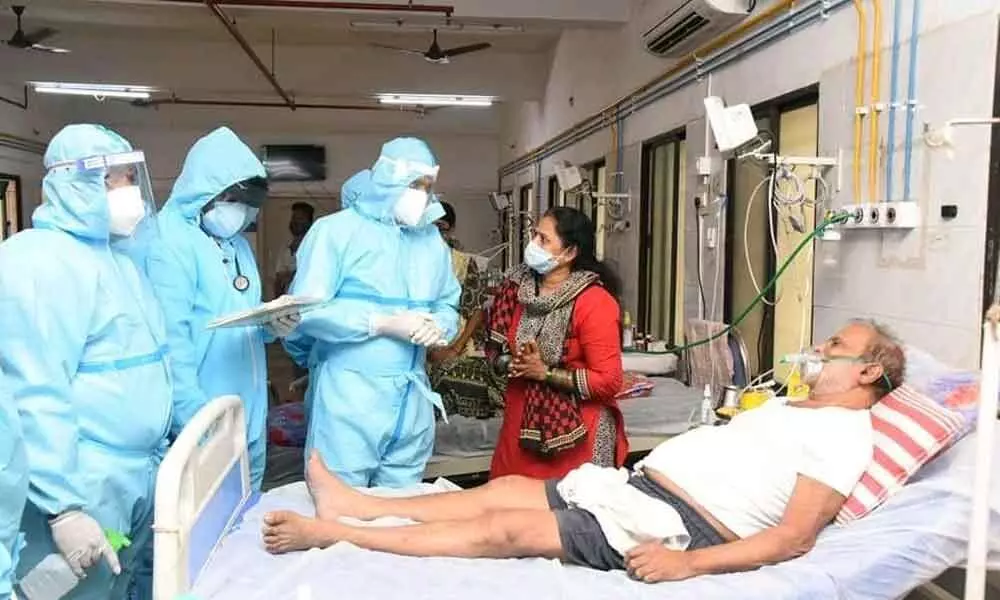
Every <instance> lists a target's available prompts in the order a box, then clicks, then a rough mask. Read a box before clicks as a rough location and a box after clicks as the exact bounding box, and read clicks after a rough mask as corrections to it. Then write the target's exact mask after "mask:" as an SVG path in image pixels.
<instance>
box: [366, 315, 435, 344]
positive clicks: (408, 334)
mask: <svg viewBox="0 0 1000 600" xmlns="http://www.w3.org/2000/svg"><path fill="white" fill-rule="evenodd" d="M430 320H431V316H430V315H428V314H426V313H418V312H412V311H403V312H399V313H396V314H394V315H372V317H371V323H370V326H371V331H372V333H373V334H375V335H384V336H387V337H391V338H396V339H397V340H402V341H404V342H412V341H413V336H414V335H415V334H416V333H417V331H419V330H420V329H421V328H423V327H424V326H425V325H426V324H427V321H430Z"/></svg>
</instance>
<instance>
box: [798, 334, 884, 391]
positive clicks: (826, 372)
mask: <svg viewBox="0 0 1000 600" xmlns="http://www.w3.org/2000/svg"><path fill="white" fill-rule="evenodd" d="M874 336H875V332H874V331H872V330H871V329H870V328H868V327H865V326H864V325H858V324H853V323H852V324H851V325H848V326H847V327H844V328H843V329H841V330H840V331H838V332H837V333H835V334H833V335H832V336H830V338H829V339H828V340H826V341H825V342H823V343H822V344H820V345H819V346H817V347H816V351H817V352H819V353H820V354H822V355H823V357H824V358H826V359H827V360H828V362H826V363H825V364H824V365H823V372H822V373H821V374H820V377H819V379H818V380H817V381H816V383H815V384H813V386H812V389H813V391H814V392H815V393H817V394H830V393H838V392H846V391H848V390H852V389H854V388H856V387H859V386H861V385H864V383H863V382H862V381H861V376H862V373H863V371H864V370H865V368H866V366H867V365H866V363H865V362H864V361H863V360H860V358H861V357H862V356H863V355H864V353H865V350H866V349H867V348H868V347H869V345H870V344H871V342H872V341H874ZM838 359H839V360H838Z"/></svg>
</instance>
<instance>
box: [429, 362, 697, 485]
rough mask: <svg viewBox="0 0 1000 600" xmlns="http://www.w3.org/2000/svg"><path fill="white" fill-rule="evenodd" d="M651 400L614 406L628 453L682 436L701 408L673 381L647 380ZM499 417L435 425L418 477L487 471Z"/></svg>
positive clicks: (691, 392) (694, 394) (692, 391)
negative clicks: (622, 422) (651, 384)
mask: <svg viewBox="0 0 1000 600" xmlns="http://www.w3.org/2000/svg"><path fill="white" fill-rule="evenodd" d="M652 380H653V381H654V382H655V383H656V387H655V388H653V390H652V394H651V395H650V396H647V397H644V398H628V399H625V400H620V401H619V403H618V405H619V407H620V408H621V411H622V415H623V416H624V418H625V432H626V435H627V436H628V440H629V449H630V451H631V452H646V451H649V450H652V449H653V448H655V447H656V445H657V444H659V443H660V442H662V441H664V440H665V439H667V438H669V437H671V436H675V435H677V434H680V433H683V432H684V431H687V429H688V428H689V427H690V424H691V418H692V414H695V413H697V410H698V407H699V406H700V405H701V398H702V392H700V391H698V390H695V389H693V388H689V387H687V386H685V385H684V384H683V383H681V382H680V381H677V380H676V379H667V378H661V377H653V378H652ZM499 431H500V417H496V418H493V419H469V418H466V417H461V416H456V417H452V418H450V419H449V422H448V423H440V424H438V428H437V435H436V439H435V443H434V455H433V456H432V457H431V459H430V461H428V463H427V469H426V471H425V472H424V477H425V478H428V479H434V478H437V477H455V476H459V475H469V474H473V473H481V472H484V471H488V470H489V468H490V461H491V460H492V458H493V449H494V448H496V445H497V434H498V433H499Z"/></svg>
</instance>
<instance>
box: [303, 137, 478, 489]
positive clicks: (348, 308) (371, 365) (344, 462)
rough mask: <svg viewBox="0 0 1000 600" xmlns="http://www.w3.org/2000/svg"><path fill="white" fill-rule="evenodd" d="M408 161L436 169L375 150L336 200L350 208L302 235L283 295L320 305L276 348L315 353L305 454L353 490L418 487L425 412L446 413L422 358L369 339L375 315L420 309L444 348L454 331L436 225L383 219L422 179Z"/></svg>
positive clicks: (425, 453) (423, 153)
mask: <svg viewBox="0 0 1000 600" xmlns="http://www.w3.org/2000/svg"><path fill="white" fill-rule="evenodd" d="M383 159H389V160H383ZM408 162H409V163H411V164H409V165H408ZM412 163H416V165H418V166H423V167H426V166H428V165H430V166H433V165H435V164H436V161H435V159H434V157H433V155H432V154H431V152H430V149H429V148H428V147H427V145H426V144H424V143H423V142H421V141H419V140H415V139H412V138H402V139H397V140H394V141H392V142H389V143H388V144H386V145H385V146H383V149H382V158H380V160H379V161H378V162H376V164H375V167H373V169H372V171H371V172H368V171H363V172H362V173H359V174H357V175H355V176H354V177H353V178H352V180H350V181H348V183H347V184H346V185H345V188H348V190H347V191H348V192H349V193H348V194H345V198H348V199H350V198H354V201H353V203H352V202H350V200H348V202H347V206H346V207H345V208H344V209H343V210H341V211H340V212H337V213H335V214H333V215H329V216H327V217H324V218H322V219H320V220H318V221H317V222H316V223H315V224H314V225H313V227H312V229H310V231H309V233H308V234H307V235H306V238H305V240H303V242H302V245H301V246H300V247H299V251H298V254H297V263H298V270H297V271H296V274H295V280H294V281H293V282H292V286H291V293H292V294H293V295H297V296H310V297H316V298H323V299H325V300H326V301H327V303H326V304H325V305H324V306H323V307H321V308H318V309H314V310H310V311H307V312H305V313H303V315H302V321H301V323H300V325H299V327H298V329H297V330H296V331H295V333H293V334H292V336H290V337H289V338H286V340H285V342H286V347H288V348H289V349H290V350H292V353H293V354H295V353H296V352H298V354H299V355H300V356H301V355H302V348H303V347H304V345H308V343H310V338H311V342H312V343H313V344H314V346H313V347H312V350H311V352H310V353H309V356H310V357H311V358H310V362H311V363H312V373H311V375H310V391H309V398H310V403H311V407H310V414H309V432H308V436H307V440H306V453H307V454H308V453H309V452H310V450H311V449H313V448H315V449H316V450H318V451H319V453H320V455H321V456H322V458H323V460H324V461H325V462H326V464H327V465H328V466H329V467H330V468H331V469H332V470H334V471H335V472H336V473H337V474H339V475H340V476H341V477H343V478H344V480H345V481H347V482H348V483H349V484H351V485H353V486H356V487H368V486H372V487H374V486H386V487H405V486H408V485H412V484H414V483H417V482H419V481H420V479H421V477H422V475H423V471H424V467H425V465H426V463H427V459H428V458H430V456H431V451H432V449H433V445H434V408H435V407H437V408H438V409H440V410H442V411H443V406H442V403H441V398H440V396H438V395H437V394H436V393H434V392H432V391H431V389H430V384H429V382H428V380H427V375H426V373H425V371H424V361H425V356H426V352H425V350H424V349H423V348H420V347H418V346H416V345H414V344H412V343H409V342H407V341H400V340H396V339H392V338H389V337H384V336H375V335H373V332H372V331H371V326H370V322H371V317H372V315H375V314H384V315H388V314H393V313H396V312H399V311H402V310H412V311H420V312H427V313H430V314H431V315H432V316H433V318H434V320H435V321H436V323H437V325H438V326H439V327H440V328H441V329H442V330H443V331H444V332H445V337H446V338H447V339H451V338H453V337H454V336H455V335H456V333H457V329H458V311H457V306H458V301H459V296H460V294H461V289H460V287H459V284H458V281H457V280H456V279H455V276H454V275H453V274H452V270H451V253H450V252H449V250H448V247H447V246H446V245H445V244H444V241H443V240H442V239H441V236H440V234H439V233H438V231H437V228H436V227H434V226H433V222H432V220H430V219H426V218H425V219H424V220H423V221H422V222H421V224H420V225H419V226H417V227H414V228H403V227H400V226H399V225H397V224H396V223H395V220H394V218H393V216H392V214H393V206H394V205H395V203H396V201H397V199H398V198H399V197H400V195H401V194H402V193H403V191H405V190H406V188H407V187H409V185H410V184H411V183H412V182H413V181H414V180H415V179H417V178H418V177H420V176H421V175H420V173H419V170H420V169H417V170H414V168H413V164H412ZM437 209H438V212H437V213H433V214H440V206H438V207H437ZM432 210H433V207H428V210H427V211H425V214H431V211H432Z"/></svg>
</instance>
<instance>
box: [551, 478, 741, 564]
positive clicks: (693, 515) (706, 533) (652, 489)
mask: <svg viewBox="0 0 1000 600" xmlns="http://www.w3.org/2000/svg"><path fill="white" fill-rule="evenodd" d="M628 483H629V485H631V486H632V487H634V488H636V489H637V490H639V491H640V492H642V493H644V494H646V495H647V496H651V497H653V498H656V499H657V500H662V501H663V502H666V503H667V504H669V505H670V506H672V507H673V508H674V510H676V511H677V513H678V514H679V515H680V516H681V521H682V522H683V523H684V526H685V527H687V530H688V533H689V534H690V535H691V543H690V544H689V545H688V550H698V549H700V548H708V547H709V546H718V545H719V544H724V543H726V540H725V538H723V537H722V535H720V534H719V532H718V531H716V530H715V528H714V527H712V525H711V524H710V523H709V522H708V521H706V520H705V519H704V518H703V517H702V516H701V515H699V514H698V512H697V511H696V510H694V509H693V508H691V506H690V505H688V503H687V502H684V501H683V500H681V499H680V498H678V497H677V496H675V495H674V494H672V493H670V492H669V491H667V490H665V489H663V488H662V487H660V486H658V485H656V483H654V482H653V481H651V480H649V479H647V478H646V477H644V476H642V475H633V476H632V477H631V478H630V479H629V482H628ZM558 484H559V481H558V480H556V479H550V480H548V481H546V482H545V497H546V499H547V500H548V502H549V508H550V509H551V510H552V512H554V513H555V515H556V523H557V524H558V527H559V541H560V542H561V544H562V550H563V555H564V557H565V561H566V562H567V563H570V564H574V565H580V566H584V567H590V568H591V569H599V570H601V571H614V570H624V569H625V559H624V558H623V557H622V555H621V554H618V552H617V551H616V550H615V549H614V548H612V547H611V546H610V545H609V544H608V540H607V538H605V537H604V532H603V531H601V525H600V523H598V522H597V519H596V518H595V517H594V515H592V514H590V513H589V512H587V511H585V510H583V509H582V508H572V507H570V506H569V505H568V504H566V501H565V500H563V499H562V496H560V495H559V491H558V490H557V489H556V486H557V485H558Z"/></svg>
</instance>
